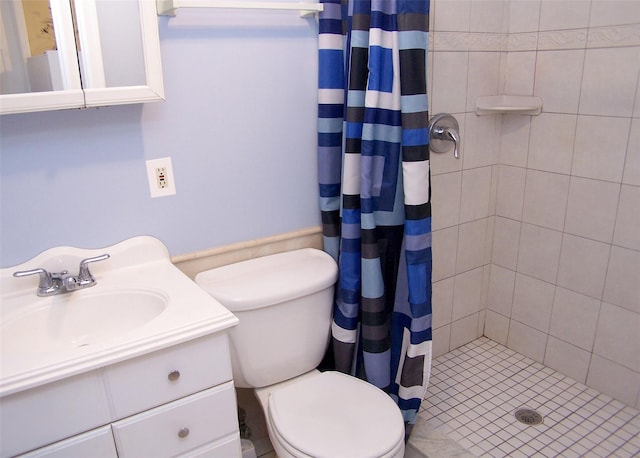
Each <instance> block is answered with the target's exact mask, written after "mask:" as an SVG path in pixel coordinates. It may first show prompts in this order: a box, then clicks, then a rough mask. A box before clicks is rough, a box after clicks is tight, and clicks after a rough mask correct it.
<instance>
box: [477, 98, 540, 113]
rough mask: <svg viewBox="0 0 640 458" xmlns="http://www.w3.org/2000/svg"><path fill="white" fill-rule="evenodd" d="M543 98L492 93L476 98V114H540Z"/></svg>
mask: <svg viewBox="0 0 640 458" xmlns="http://www.w3.org/2000/svg"><path fill="white" fill-rule="evenodd" d="M541 111H542V98H541V97H535V96H526V95H490V96H486V97H478V98H477V99H476V114H477V115H478V116H482V115H488V114H523V115H534V116H536V115H539V114H540V112H541Z"/></svg>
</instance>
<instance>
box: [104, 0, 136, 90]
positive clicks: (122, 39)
mask: <svg viewBox="0 0 640 458" xmlns="http://www.w3.org/2000/svg"><path fill="white" fill-rule="evenodd" d="M96 7H97V10H98V23H99V30H100V44H101V49H102V60H103V64H104V72H105V75H104V78H105V86H106V87H119V86H143V85H145V84H147V76H146V74H145V68H144V50H143V48H142V30H141V28H140V23H141V19H140V8H139V5H138V2H132V1H129V2H122V1H121V2H114V1H112V0H98V1H97V2H96Z"/></svg>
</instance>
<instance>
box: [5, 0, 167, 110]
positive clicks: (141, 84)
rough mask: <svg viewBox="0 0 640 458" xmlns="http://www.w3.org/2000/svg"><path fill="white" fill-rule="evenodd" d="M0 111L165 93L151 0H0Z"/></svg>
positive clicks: (82, 104)
mask: <svg viewBox="0 0 640 458" xmlns="http://www.w3.org/2000/svg"><path fill="white" fill-rule="evenodd" d="M0 23H1V25H2V27H1V28H0V114H9V113H24V112H31V111H46V110H58V109H65V108H84V107H97V106H104V105H118V104H126V103H141V102H150V101H154V100H162V99H163V98H164V88H163V81H162V64H161V60H160V40H159V36H158V17H157V14H156V6H155V1H154V0H117V1H114V0H0Z"/></svg>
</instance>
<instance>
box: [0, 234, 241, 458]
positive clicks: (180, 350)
mask: <svg viewBox="0 0 640 458" xmlns="http://www.w3.org/2000/svg"><path fill="white" fill-rule="evenodd" d="M102 252H107V253H109V254H110V258H109V259H108V260H106V261H102V262H100V263H95V266H94V265H92V267H91V269H92V273H93V275H94V276H95V278H96V280H97V282H98V283H97V285H96V286H94V287H91V288H87V289H86V290H80V291H72V292H68V293H64V294H58V295H54V296H51V297H38V296H37V295H36V290H37V287H38V278H37V277H38V276H37V275H35V276H33V278H30V277H27V278H15V277H13V275H12V273H13V272H14V271H19V270H23V269H32V268H35V267H41V268H43V269H45V270H46V271H48V272H53V271H55V270H56V269H61V268H62V267H64V268H65V269H68V270H72V269H75V267H73V266H75V265H77V262H79V260H81V259H83V258H88V257H90V256H95V255H96V254H100V253H102ZM0 274H1V275H0V279H1V280H2V301H1V302H0V311H1V319H0V325H1V327H2V329H1V331H0V332H1V336H0V337H1V339H2V342H1V345H0V350H1V352H2V355H1V359H0V365H1V369H2V371H1V372H0V425H1V426H0V456H1V457H2V458H4V457H9V456H15V455H23V454H24V455H25V456H34V457H35V456H47V457H65V458H67V457H88V456H91V457H121V458H122V457H147V456H149V457H151V456H153V457H163V456H178V455H186V456H207V457H225V458H226V457H233V456H240V455H241V447H240V437H239V431H238V422H237V408H236V399H235V390H234V386H233V381H232V373H231V364H230V357H229V344H228V339H227V331H228V329H229V328H230V327H232V326H235V325H236V324H237V319H236V318H235V317H234V316H233V315H232V314H231V313H230V312H229V311H227V310H226V309H225V308H224V307H222V306H221V305H220V304H219V303H218V302H216V301H215V300H214V299H212V298H211V297H210V296H209V295H208V294H206V293H204V292H203V291H202V290H200V288H198V287H197V286H196V285H195V284H194V283H193V282H192V281H191V280H190V279H188V278H187V277H186V276H185V275H183V274H182V273H181V272H180V271H179V270H178V269H177V268H175V267H174V266H173V265H172V264H171V262H170V259H169V255H168V252H167V250H166V248H165V247H164V245H162V243H160V242H159V241H157V240H156V239H153V238H151V237H136V238H133V239H129V240H127V241H125V242H122V243H120V244H118V245H114V246H112V247H109V248H105V249H103V250H81V249H77V248H69V247H58V248H54V249H52V250H48V251H46V252H44V253H43V254H41V255H39V256H37V257H36V258H34V259H32V260H30V261H28V262H26V263H24V264H22V265H21V266H16V267H12V268H9V269H2V270H1V271H0Z"/></svg>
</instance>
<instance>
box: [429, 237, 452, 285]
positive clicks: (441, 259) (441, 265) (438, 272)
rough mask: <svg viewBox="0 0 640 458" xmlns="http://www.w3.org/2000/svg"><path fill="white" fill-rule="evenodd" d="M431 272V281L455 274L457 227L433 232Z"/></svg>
mask: <svg viewBox="0 0 640 458" xmlns="http://www.w3.org/2000/svg"><path fill="white" fill-rule="evenodd" d="M431 236H432V243H433V248H432V250H433V271H432V274H431V276H432V280H433V281H438V280H442V279H443V278H448V277H452V276H454V275H455V273H456V254H457V251H458V226H453V227H450V228H447V229H440V230H439V231H433V233H432V234H431Z"/></svg>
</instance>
